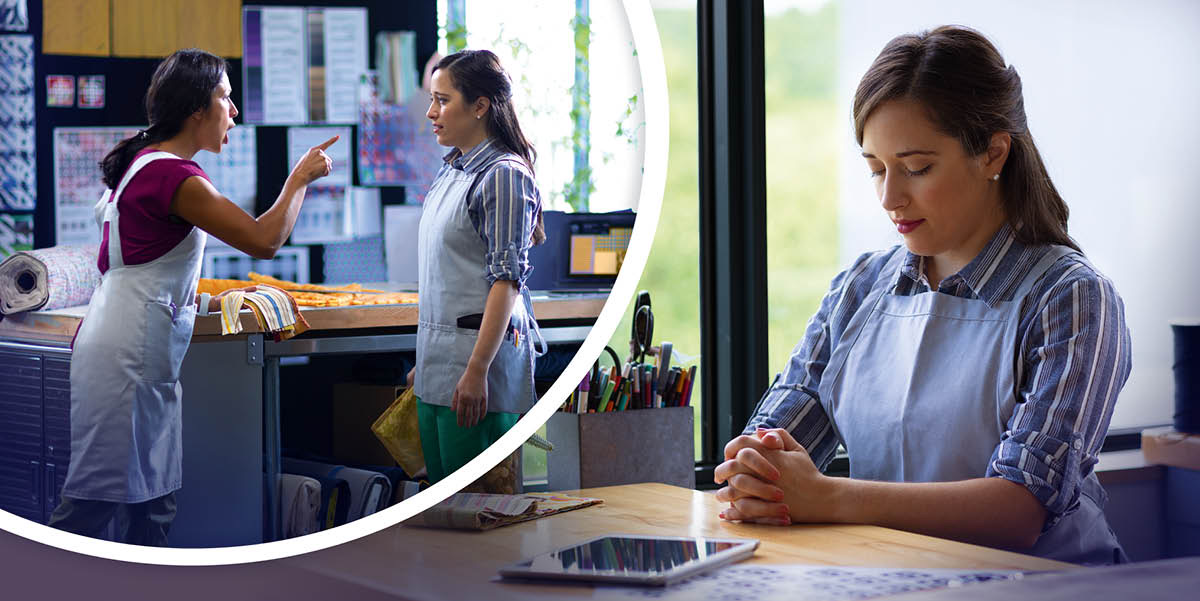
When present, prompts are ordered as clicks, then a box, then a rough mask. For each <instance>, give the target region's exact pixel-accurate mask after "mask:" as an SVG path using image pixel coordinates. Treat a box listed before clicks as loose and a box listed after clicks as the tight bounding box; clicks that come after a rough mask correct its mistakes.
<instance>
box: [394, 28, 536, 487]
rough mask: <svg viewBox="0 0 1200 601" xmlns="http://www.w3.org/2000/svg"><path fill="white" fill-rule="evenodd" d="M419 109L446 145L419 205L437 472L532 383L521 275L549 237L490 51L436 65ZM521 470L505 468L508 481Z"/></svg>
mask: <svg viewBox="0 0 1200 601" xmlns="http://www.w3.org/2000/svg"><path fill="white" fill-rule="evenodd" d="M430 94H431V98H430V105H429V111H428V112H427V113H426V116H427V117H428V118H429V119H430V121H432V122H433V131H434V134H435V135H436V136H437V140H438V143H439V144H441V145H442V146H450V147H453V150H451V151H450V153H449V154H447V155H446V156H445V157H444V158H445V165H443V166H442V168H441V170H440V171H439V172H438V175H437V178H436V179H435V180H434V182H433V185H432V186H431V187H430V190H429V194H428V195H427V196H426V199H425V207H424V211H423V213H422V215H421V226H420V234H419V240H418V246H419V248H420V253H419V267H418V274H419V275H418V277H419V280H420V282H419V288H418V290H419V292H420V301H419V313H420V316H419V319H418V325H417V363H416V367H415V368H414V369H413V373H412V374H411V375H412V376H413V380H414V381H413V385H414V386H415V388H416V391H415V392H416V396H417V397H418V399H419V400H418V404H417V413H418V423H419V426H420V433H421V447H422V450H423V451H424V454H425V465H426V468H427V471H428V474H429V479H430V481H431V482H437V481H438V480H441V479H442V478H444V477H445V476H447V475H449V474H450V473H452V472H454V471H455V470H457V469H458V468H459V467H461V466H462V465H463V464H465V463H466V462H467V461H470V460H471V459H472V458H473V457H475V456H476V455H478V454H479V453H481V452H482V451H483V450H484V449H486V448H487V447H488V446H490V445H491V444H492V443H493V442H495V441H496V440H497V439H499V438H500V436H501V435H503V434H504V433H505V432H507V431H508V430H509V429H510V428H511V427H512V426H513V424H515V423H516V421H517V418H518V417H519V416H520V414H521V413H523V412H525V411H526V410H528V409H529V408H530V407H531V406H532V404H533V402H534V401H536V400H537V394H536V392H535V391H534V387H533V367H534V359H535V357H536V356H537V355H540V354H541V353H543V352H545V341H544V340H543V339H542V337H541V334H540V332H539V331H538V327H537V322H536V321H535V320H534V318H533V304H532V302H531V301H530V298H529V290H528V289H527V288H526V287H525V279H526V277H527V276H528V275H529V272H530V271H531V269H532V268H531V267H530V266H529V257H528V255H529V249H530V248H531V247H532V246H533V245H535V244H541V243H542V242H543V241H545V238H546V236H545V233H544V231H543V229H542V201H541V194H540V193H539V191H538V187H537V182H536V181H535V180H534V177H533V162H534V157H535V153H534V150H533V146H532V145H531V144H530V143H529V142H528V141H527V140H526V139H525V135H524V134H523V133H522V132H521V125H520V123H518V122H517V115H516V110H515V109H514V108H513V104H512V84H511V81H510V80H509V77H508V74H507V73H505V72H504V68H503V67H501V65H500V60H499V59H498V58H497V57H496V55H495V54H493V53H491V52H489V51H487V50H464V51H462V52H456V53H454V54H451V55H449V56H447V57H445V58H443V59H442V60H440V61H439V62H438V63H437V66H436V67H434V71H433V75H432V78H431V83H430ZM519 478H520V474H517V473H513V474H510V482H509V484H513V485H514V486H515V484H516V483H515V482H511V480H513V479H516V480H517V481H518V482H519Z"/></svg>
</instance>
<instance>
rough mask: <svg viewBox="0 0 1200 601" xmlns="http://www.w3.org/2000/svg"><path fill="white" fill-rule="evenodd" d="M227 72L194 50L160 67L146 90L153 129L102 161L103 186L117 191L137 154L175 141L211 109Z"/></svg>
mask: <svg viewBox="0 0 1200 601" xmlns="http://www.w3.org/2000/svg"><path fill="white" fill-rule="evenodd" d="M228 68H229V65H228V64H227V63H226V62H225V59H223V58H221V57H219V56H216V55H214V54H210V53H208V52H205V51H203V50H197V49H195V48H190V49H187V50H178V51H176V52H175V53H174V54H172V55H171V56H168V57H167V58H166V59H164V60H163V62H161V63H159V64H158V68H157V69H155V70H154V76H153V77H151V78H150V88H149V89H147V90H146V120H147V121H148V122H149V123H150V126H149V127H147V128H146V129H144V130H142V131H140V132H138V133H137V134H134V136H133V137H131V138H126V139H124V140H122V141H120V142H118V143H117V145H116V146H114V147H113V149H112V150H111V151H110V152H109V153H108V155H106V156H105V157H104V160H103V161H100V171H101V173H102V179H103V180H104V185H105V186H108V187H109V188H112V189H115V188H116V187H117V186H118V185H120V183H121V176H123V175H124V174H125V170H126V169H129V164H130V163H132V162H133V158H134V157H135V156H137V153H139V152H141V151H142V149H144V148H145V147H147V146H149V145H151V144H156V143H158V142H162V141H165V140H169V139H171V138H173V137H175V135H176V134H178V133H179V132H180V131H181V130H182V129H183V124H184V123H185V122H186V121H187V119H188V117H191V116H192V115H193V114H195V113H196V111H200V110H203V109H205V108H208V103H209V102H211V101H212V92H213V90H214V89H215V88H216V87H217V86H218V85H219V84H220V83H221V75H222V74H224V73H225V71H226V70H227V69H228Z"/></svg>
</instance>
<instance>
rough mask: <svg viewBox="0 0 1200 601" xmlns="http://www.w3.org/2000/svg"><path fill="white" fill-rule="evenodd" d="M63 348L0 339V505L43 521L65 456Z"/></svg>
mask: <svg viewBox="0 0 1200 601" xmlns="http://www.w3.org/2000/svg"><path fill="white" fill-rule="evenodd" d="M70 376H71V361H70V354H69V352H67V351H66V349H61V350H60V349H53V348H46V347H33V346H28V345H20V347H17V346H9V345H5V344H3V343H0V509H3V510H5V511H8V512H10V513H13V514H15V515H19V516H21V517H24V518H27V519H30V520H34V521H37V522H41V523H43V524H44V523H46V521H47V520H49V518H50V514H51V512H53V511H54V508H55V507H56V506H57V505H58V501H59V493H60V491H62V486H63V481H64V480H65V479H66V475H67V464H68V462H69V461H70V457H71V417H70V414H71V377H70Z"/></svg>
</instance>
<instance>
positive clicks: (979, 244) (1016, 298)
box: [715, 26, 1130, 564]
mask: <svg viewBox="0 0 1200 601" xmlns="http://www.w3.org/2000/svg"><path fill="white" fill-rule="evenodd" d="M854 126H855V133H856V135H857V139H858V142H859V144H860V146H861V147H862V156H863V158H864V159H865V161H866V167H867V171H868V172H869V173H870V176H871V177H872V178H873V179H874V182H875V189H876V193H877V195H878V197H879V200H880V203H881V205H882V208H883V210H884V212H885V213H886V214H887V216H888V218H889V219H890V220H891V221H892V222H893V223H894V225H895V227H896V230H897V232H898V233H899V234H900V235H901V236H902V238H903V240H904V243H903V244H902V245H897V246H896V247H894V248H891V249H888V250H885V251H878V252H873V253H867V254H864V255H862V256H861V257H859V258H858V259H857V260H856V261H855V262H854V263H853V265H851V266H850V267H849V268H848V269H847V270H846V271H844V272H842V273H841V274H839V275H838V276H837V277H836V278H835V279H834V281H833V285H832V286H831V289H830V291H829V293H828V294H827V295H826V297H825V299H824V300H823V301H822V303H821V306H820V308H819V309H818V311H817V314H816V315H815V316H814V317H813V319H812V320H811V321H810V322H809V324H808V328H807V331H806V333H805V336H804V338H803V339H802V340H801V341H800V343H799V344H798V345H797V346H796V347H795V350H793V352H792V356H791V359H790V361H789V363H788V365H787V366H786V367H785V368H784V370H783V372H782V373H781V374H780V376H779V377H777V378H776V381H775V383H774V384H773V385H772V386H771V388H770V389H768V390H767V392H766V394H765V395H764V396H763V399H762V400H761V401H760V402H759V405H758V409H757V410H756V411H755V415H754V416H753V417H752V418H751V420H750V422H749V423H748V424H747V426H746V429H745V431H744V433H743V435H742V436H739V437H737V438H735V439H734V440H732V441H730V442H729V444H728V445H726V448H725V458H726V461H725V462H724V463H722V464H721V465H720V466H718V467H717V469H716V470H715V480H716V481H717V482H718V483H724V484H725V485H726V486H725V487H724V488H722V489H721V490H720V491H719V492H718V497H719V498H720V499H721V500H723V501H727V502H729V503H730V507H729V508H728V509H726V510H725V511H724V513H723V514H722V517H724V518H726V519H732V520H750V521H756V522H762V523H772V524H791V523H793V522H848V523H870V524H877V525H881V526H887V527H892V528H898V529H903V530H909V531H914V532H920V533H925V534H930V535H933V536H940V537H945V538H952V539H957V540H962V541H967V542H972V543H977V544H984V545H989V546H995V547H1002V548H1008V549H1015V550H1020V551H1023V552H1027V553H1032V554H1035V555H1039V556H1043V557H1048V558H1053V559H1059V560H1063V561H1071V562H1079V563H1094V564H1103V563H1116V562H1121V561H1125V555H1124V552H1123V551H1122V549H1121V545H1120V543H1119V542H1118V541H1117V539H1116V536H1115V535H1113V533H1112V531H1111V530H1110V529H1109V527H1108V524H1107V522H1106V520H1105V517H1104V512H1103V508H1104V502H1105V499H1106V497H1107V495H1106V494H1105V492H1104V490H1103V488H1101V486H1100V484H1099V482H1098V481H1097V479H1096V474H1095V472H1094V471H1093V469H1092V468H1093V467H1094V466H1095V464H1096V460H1097V453H1098V452H1099V451H1100V446H1101V445H1102V444H1103V442H1104V437H1105V433H1106V432H1107V429H1108V424H1109V420H1110V418H1111V417H1112V411H1113V405H1114V403H1115V402H1116V399H1117V395H1118V393H1119V392H1120V390H1121V387H1122V386H1123V385H1124V383H1125V380H1126V378H1127V377H1128V376H1129V368H1130V339H1129V331H1128V329H1127V328H1126V325H1125V319H1124V308H1123V305H1122V303H1121V298H1120V296H1119V295H1118V294H1117V292H1116V290H1115V289H1114V287H1113V284H1112V282H1111V281H1109V280H1108V279H1107V278H1105V277H1104V276H1103V275H1101V274H1100V272H1099V271H1098V270H1096V268H1095V267H1093V266H1092V265H1091V264H1090V263H1089V262H1088V260H1087V259H1086V258H1084V256H1083V254H1082V253H1081V252H1080V250H1079V247H1078V245H1076V244H1075V242H1074V241H1073V240H1072V239H1071V238H1070V237H1069V236H1068V235H1067V206H1066V203H1064V202H1063V200H1062V198H1061V197H1060V196H1059V194H1058V191H1057V190H1056V189H1055V187H1054V184H1053V183H1051V181H1050V177H1049V175H1048V174H1047V172H1046V168H1045V166H1044V165H1043V164H1042V160H1041V156H1040V155H1039V153H1038V150H1037V147H1036V146H1035V145H1034V143H1033V137H1032V135H1031V134H1030V131H1029V125H1028V123H1027V122H1026V118H1025V107H1024V98H1023V94H1022V89H1021V78H1020V76H1019V75H1017V71H1016V69H1015V68H1013V67H1012V66H1009V65H1007V64H1005V62H1004V59H1003V58H1002V57H1001V56H1000V54H999V52H997V51H996V49H995V47H993V46H992V44H991V43H990V42H989V41H988V40H987V39H986V38H985V37H983V36H982V35H981V34H980V33H978V32H976V31H974V30H971V29H968V28H965V27H957V26H948V27H939V28H937V29H934V30H932V31H928V32H924V33H921V34H917V35H902V36H900V37H897V38H895V39H894V40H892V41H891V42H890V43H888V45H887V46H886V47H885V48H884V49H883V51H882V52H881V53H880V54H879V56H878V57H877V58H876V59H875V62H874V63H873V64H872V65H871V67H870V68H869V69H868V71H867V73H866V75H864V76H863V78H862V81H861V82H860V84H859V86H858V91H857V93H856V94H855V97H854ZM839 443H841V444H843V445H844V446H845V449H846V452H847V453H848V455H849V458H850V478H832V477H827V476H824V475H823V474H822V473H821V471H820V468H824V467H825V466H827V465H828V463H829V461H830V459H831V458H832V457H833V454H834V452H835V450H836V448H837V447H838V445H839Z"/></svg>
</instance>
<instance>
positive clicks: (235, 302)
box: [221, 285, 308, 342]
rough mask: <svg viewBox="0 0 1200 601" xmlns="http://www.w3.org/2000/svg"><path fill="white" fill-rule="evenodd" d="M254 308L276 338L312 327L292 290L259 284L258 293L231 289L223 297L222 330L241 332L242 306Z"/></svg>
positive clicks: (267, 330) (261, 324) (253, 310)
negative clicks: (291, 294)
mask: <svg viewBox="0 0 1200 601" xmlns="http://www.w3.org/2000/svg"><path fill="white" fill-rule="evenodd" d="M243 307H244V308H247V309H250V311H251V312H253V313H254V319H255V321H257V322H258V327H259V328H261V329H262V330H263V331H264V332H268V333H270V334H272V335H274V338H275V341H276V342H280V341H282V340H287V339H288V338H291V337H293V336H295V335H297V334H302V333H304V331H305V330H308V322H307V321H305V320H304V316H303V315H301V314H300V307H299V306H297V305H296V301H295V299H293V298H292V297H291V296H289V295H288V293H286V292H284V291H282V290H280V289H278V288H273V287H271V286H264V285H259V286H258V288H257V289H256V290H255V291H254V292H244V291H242V290H231V291H229V292H228V293H227V294H226V295H225V296H224V297H222V298H221V333H222V334H237V333H238V332H241V331H242V322H241V320H240V319H239V318H238V314H239V313H241V311H242V308H243Z"/></svg>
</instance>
